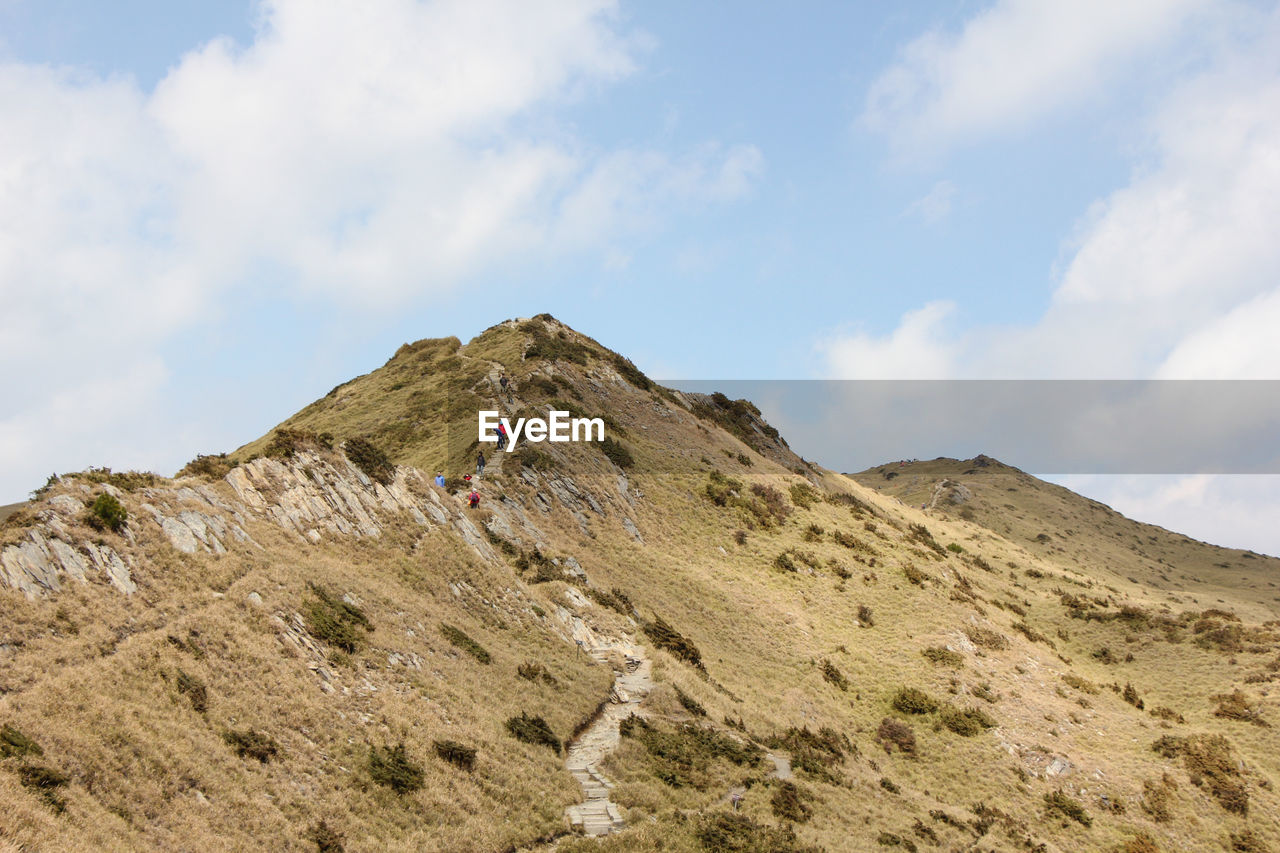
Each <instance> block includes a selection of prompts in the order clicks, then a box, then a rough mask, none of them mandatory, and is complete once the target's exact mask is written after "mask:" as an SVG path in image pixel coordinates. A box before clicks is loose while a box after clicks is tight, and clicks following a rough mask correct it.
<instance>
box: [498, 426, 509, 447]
mask: <svg viewBox="0 0 1280 853" xmlns="http://www.w3.org/2000/svg"><path fill="white" fill-rule="evenodd" d="M506 446H507V428H506V427H504V426H503V425H502V423H501V422H499V423H498V449H499V450H501V449H502V448H504V447H506Z"/></svg>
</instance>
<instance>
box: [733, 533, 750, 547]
mask: <svg viewBox="0 0 1280 853" xmlns="http://www.w3.org/2000/svg"><path fill="white" fill-rule="evenodd" d="M733 541H734V542H736V543H737V544H739V545H746V544H747V531H745V530H735V531H733Z"/></svg>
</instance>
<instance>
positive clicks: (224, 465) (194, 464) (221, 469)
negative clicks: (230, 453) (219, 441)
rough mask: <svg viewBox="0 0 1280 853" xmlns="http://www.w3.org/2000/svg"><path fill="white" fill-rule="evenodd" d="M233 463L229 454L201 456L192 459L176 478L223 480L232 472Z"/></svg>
mask: <svg viewBox="0 0 1280 853" xmlns="http://www.w3.org/2000/svg"><path fill="white" fill-rule="evenodd" d="M232 467H233V463H232V462H231V460H230V459H228V458H227V454H225V453H218V454H210V455H205V454H200V455H199V456H197V457H196V458H195V459H192V460H191V461H190V462H188V463H187V464H186V465H185V466H183V468H182V470H181V471H179V472H178V473H177V474H176V475H174V476H176V477H207V478H208V479H210V480H221V479H222V478H223V477H225V476H227V474H228V473H229V472H230V471H231V468H232Z"/></svg>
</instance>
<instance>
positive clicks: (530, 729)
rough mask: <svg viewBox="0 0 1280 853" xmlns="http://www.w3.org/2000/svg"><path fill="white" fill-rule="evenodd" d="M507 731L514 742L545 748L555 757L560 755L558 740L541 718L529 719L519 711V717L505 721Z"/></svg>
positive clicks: (529, 717)
mask: <svg viewBox="0 0 1280 853" xmlns="http://www.w3.org/2000/svg"><path fill="white" fill-rule="evenodd" d="M507 731H508V732H510V733H511V736H512V737H514V738H515V739H516V740H519V741H524V742H525V743H532V744H535V745H538V744H540V745H542V746H547V747H550V748H551V751H552V752H554V753H555V754H556V755H559V754H560V739H559V738H557V737H556V735H555V732H553V731H551V726H549V725H547V721H546V720H544V719H542V718H541V717H531V716H529V715H528V714H526V713H525V712H524V711H521V712H520V716H518V717H511V718H510V719H508V720H507Z"/></svg>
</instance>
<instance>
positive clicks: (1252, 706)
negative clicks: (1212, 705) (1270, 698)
mask: <svg viewBox="0 0 1280 853" xmlns="http://www.w3.org/2000/svg"><path fill="white" fill-rule="evenodd" d="M1210 698H1212V699H1213V700H1214V701H1216V702H1217V703H1218V708H1217V710H1215V711H1214V712H1213V715H1214V716H1215V717H1223V718H1225V719H1228V720H1239V721H1241V722H1245V723H1253V724H1254V725H1255V726H1262V727H1263V728H1269V727H1270V725H1271V724H1270V723H1268V722H1267V721H1266V720H1264V719H1262V706H1261V705H1260V704H1259V703H1257V702H1251V701H1250V700H1249V697H1248V696H1246V695H1245V694H1244V693H1243V692H1242V691H1240V690H1235V691H1232V692H1231V693H1227V694H1220V695H1218V696H1213V697H1210Z"/></svg>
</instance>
